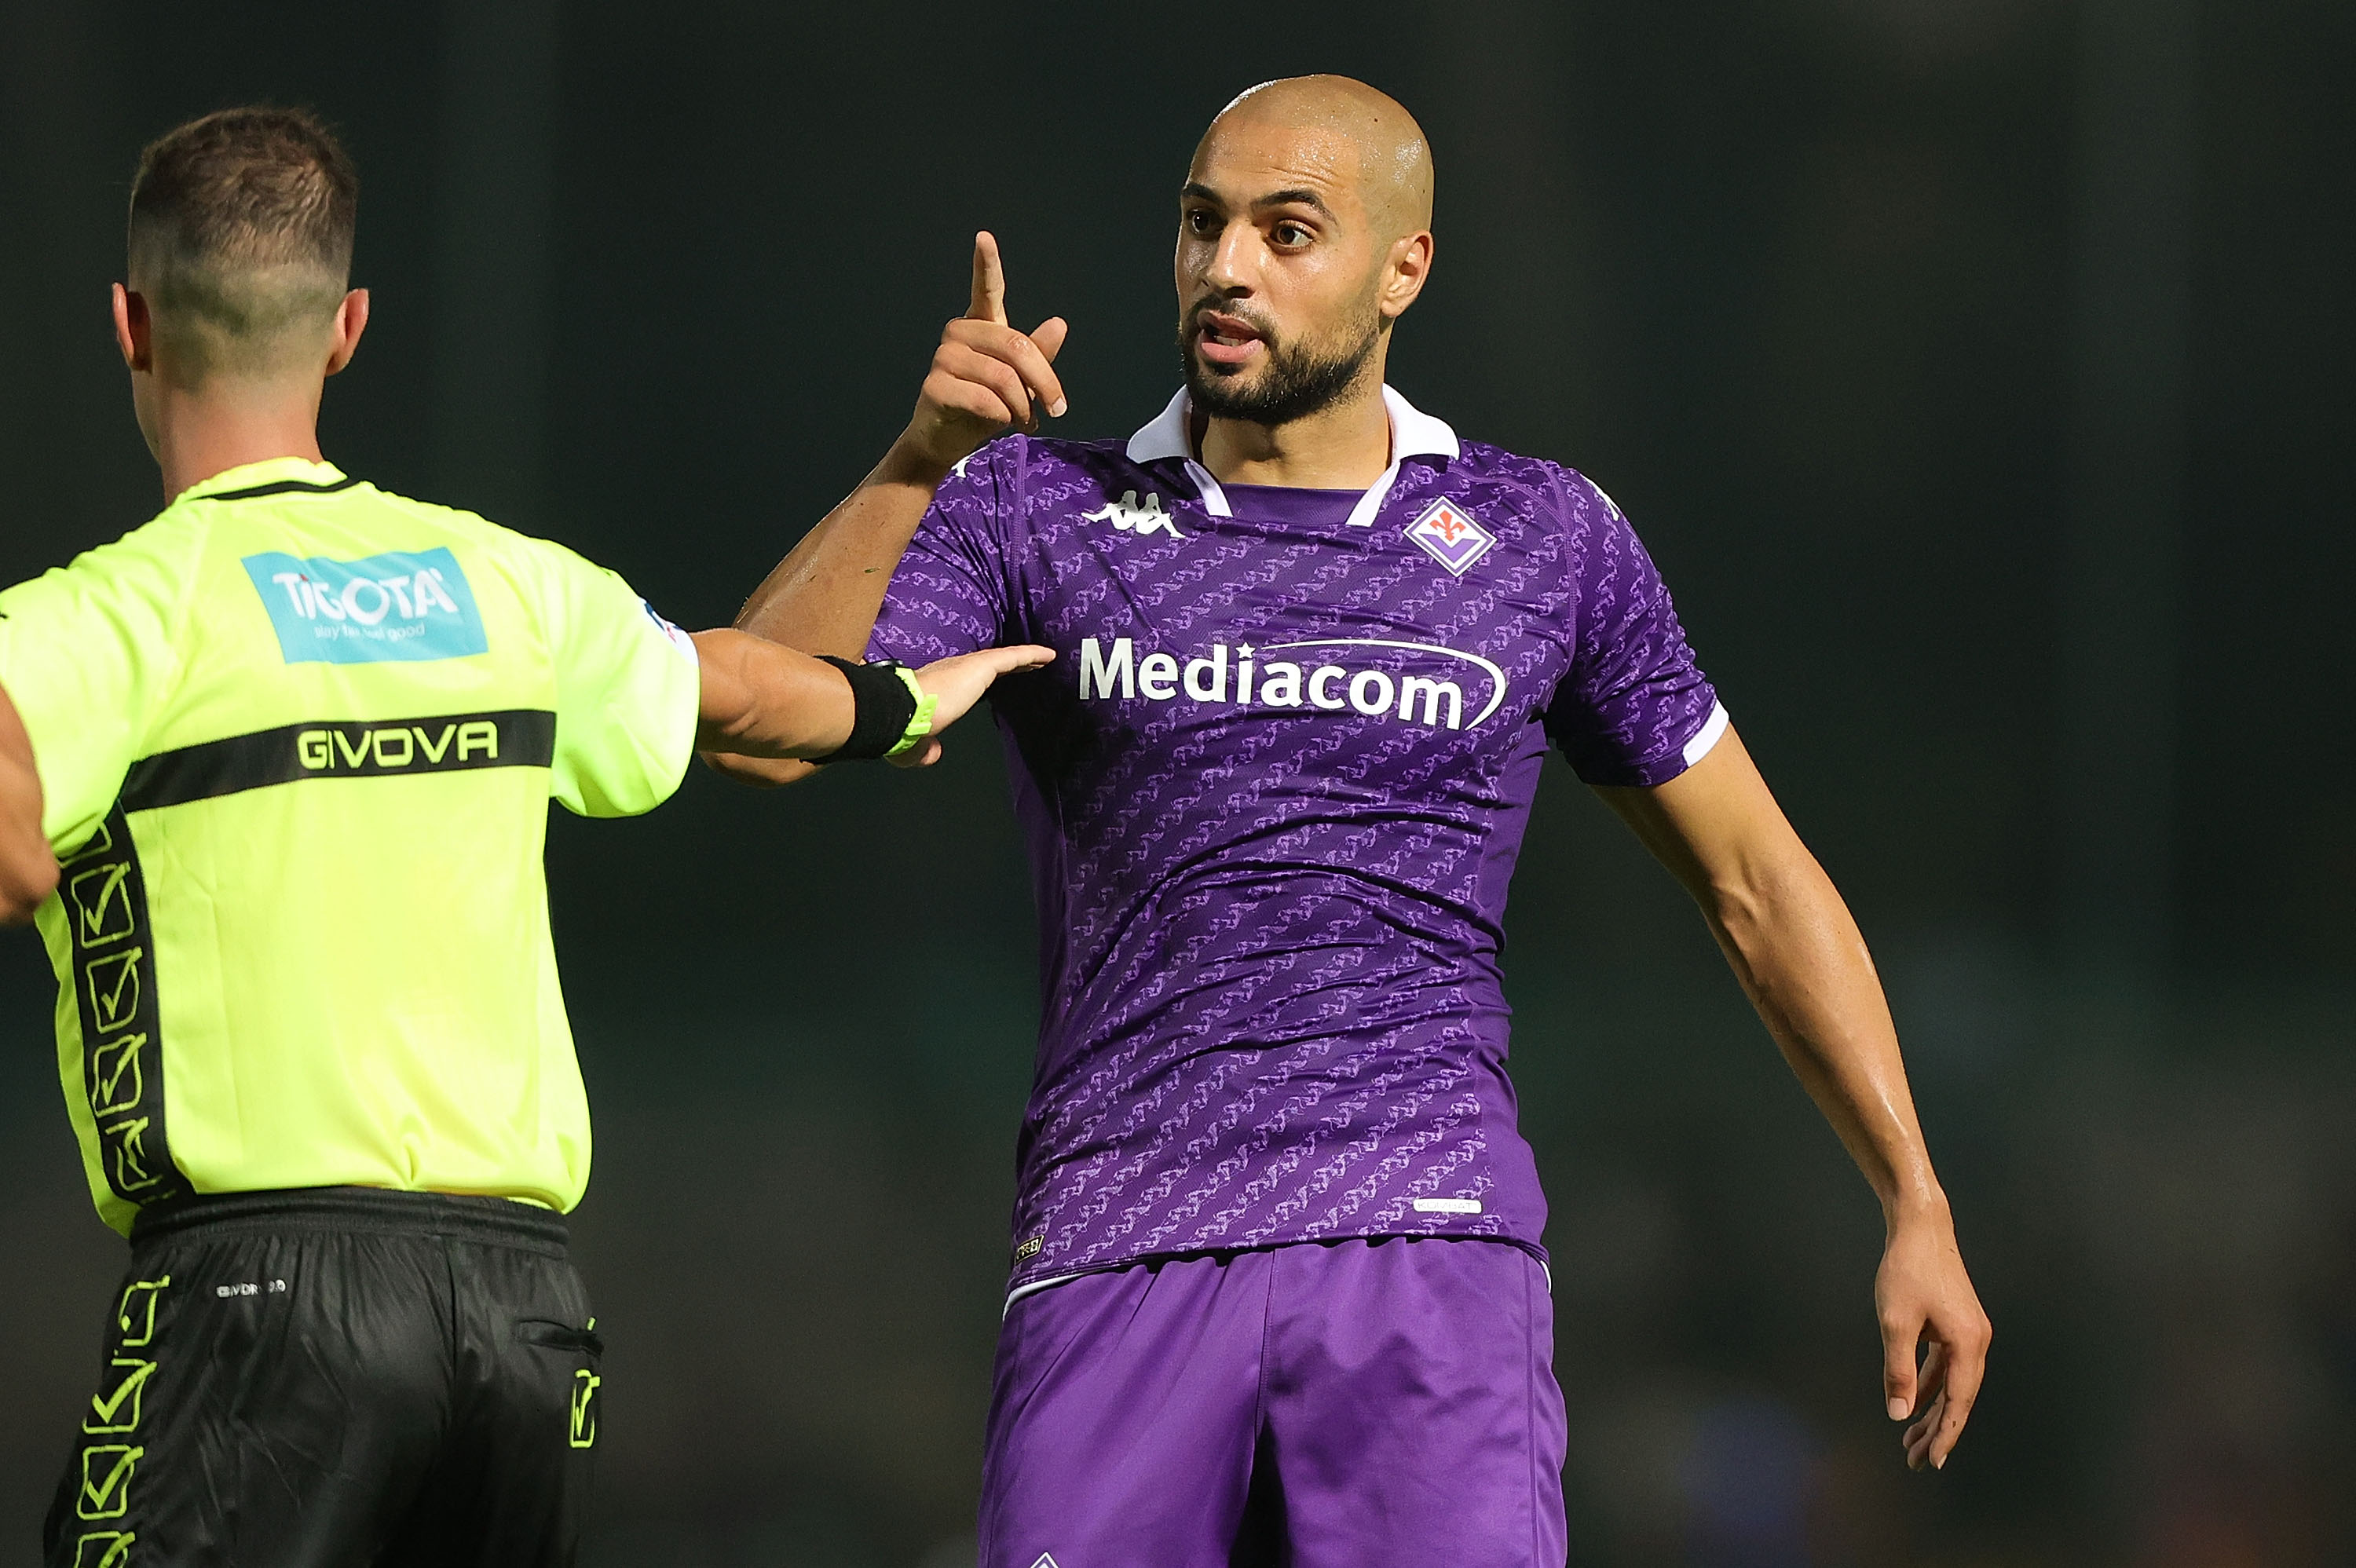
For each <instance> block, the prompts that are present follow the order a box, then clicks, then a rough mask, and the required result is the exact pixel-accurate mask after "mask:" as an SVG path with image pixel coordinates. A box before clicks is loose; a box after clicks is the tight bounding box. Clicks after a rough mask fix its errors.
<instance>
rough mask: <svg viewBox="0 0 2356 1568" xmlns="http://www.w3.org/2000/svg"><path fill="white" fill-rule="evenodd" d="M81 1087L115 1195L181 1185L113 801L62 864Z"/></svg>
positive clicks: (131, 865) (145, 964)
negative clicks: (78, 1028)
mask: <svg viewBox="0 0 2356 1568" xmlns="http://www.w3.org/2000/svg"><path fill="white" fill-rule="evenodd" d="M66 879H67V880H66V887H67V893H68V898H67V902H68V905H69V930H70V933H71V936H72V939H73V964H74V968H75V972H76V973H75V980H76V985H75V992H76V996H75V1000H76V1004H77V1006H76V1010H77V1011H78V1012H79V1013H80V1019H81V1048H82V1088H83V1090H84V1092H85V1093H87V1094H88V1095H89V1096H90V1111H91V1119H92V1120H93V1121H94V1122H95V1123H96V1124H97V1135H98V1148H97V1151H96V1155H97V1159H98V1163H99V1166H100V1168H101V1170H102V1174H103V1175H104V1177H105V1179H106V1184H107V1186H108V1187H110V1188H111V1189H113V1192H114V1195H115V1196H116V1197H118V1198H123V1199H128V1200H131V1201H133V1202H153V1201H155V1200H157V1199H161V1198H169V1197H178V1196H182V1195H184V1194H185V1193H186V1192H187V1190H188V1182H187V1178H186V1177H184V1176H182V1175H181V1174H180V1171H179V1168H178V1167H177V1166H176V1165H174V1164H173V1163H172V1155H171V1147H170V1144H169V1141H168V1138H167V1136H166V1133H167V1129H166V1125H165V1094H164V1076H165V1062H164V1052H163V1042H162V1036H161V1032H160V1029H159V1025H158V1012H157V1007H156V996H155V941H154V939H153V937H152V935H151V934H150V933H151V930H152V927H151V925H150V916H149V913H148V909H147V884H146V879H145V877H143V876H142V875H141V874H140V869H139V846H138V841H137V840H136V839H135V838H134V837H133V835H132V832H131V825H130V819H129V818H128V817H127V816H125V815H124V813H123V808H122V807H121V806H120V805H118V806H116V807H115V809H114V811H113V813H112V815H111V816H108V818H107V819H106V822H105V823H104V825H103V826H102V827H101V828H100V829H99V831H98V833H97V834H96V835H95V836H94V837H92V838H91V841H90V842H89V843H88V844H85V845H84V846H82V848H80V850H79V851H77V852H76V853H75V854H74V855H73V856H72V858H71V859H70V864H69V866H68V869H67V873H66Z"/></svg>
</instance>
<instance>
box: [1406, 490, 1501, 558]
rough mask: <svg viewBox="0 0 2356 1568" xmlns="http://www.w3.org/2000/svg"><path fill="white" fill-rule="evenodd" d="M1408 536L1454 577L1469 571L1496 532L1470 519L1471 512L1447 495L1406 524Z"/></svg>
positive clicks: (1486, 551) (1483, 553) (1484, 552)
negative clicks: (1493, 532)
mask: <svg viewBox="0 0 2356 1568" xmlns="http://www.w3.org/2000/svg"><path fill="white" fill-rule="evenodd" d="M1407 537H1408V538H1409V539H1413V540H1414V541H1415V542H1416V543H1417V544H1418V545H1419V546H1420V547H1421V549H1422V550H1423V553H1424V554H1426V555H1428V556H1430V557H1431V559H1432V560H1436V561H1438V562H1439V563H1440V565H1442V566H1444V567H1446V568H1447V569H1448V571H1449V573H1450V575H1451V576H1455V577H1462V576H1463V575H1464V574H1465V573H1466V572H1468V571H1472V563H1473V562H1474V561H1476V560H1480V559H1481V558H1482V557H1483V556H1484V555H1486V554H1488V553H1489V547H1490V546H1491V545H1494V544H1495V543H1496V542H1497V539H1496V536H1495V535H1494V534H1492V533H1491V532H1490V531H1489V530H1488V529H1486V528H1483V527H1482V526H1481V525H1480V524H1479V523H1477V522H1474V521H1473V520H1472V513H1470V512H1468V511H1466V510H1465V509H1464V508H1463V507H1460V506H1458V505H1457V504H1456V503H1455V502H1453V501H1451V500H1449V499H1448V498H1447V497H1446V496H1442V497H1441V498H1440V499H1439V500H1437V501H1434V502H1433V503H1432V504H1431V505H1430V506H1429V507H1425V508H1424V509H1423V510H1422V511H1421V512H1419V513H1418V514H1417V515H1416V519H1415V521H1413V522H1411V523H1409V524H1408V526H1407Z"/></svg>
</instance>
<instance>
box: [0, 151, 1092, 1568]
mask: <svg viewBox="0 0 2356 1568" xmlns="http://www.w3.org/2000/svg"><path fill="white" fill-rule="evenodd" d="M357 196H358V187H357V182H356V180H355V178H354V176H353V173H352V168H351V165H350V163H349V161H348V159H347V158H346V156H345V155H344V153H343V151H342V149H341V148H340V147H338V146H337V144H336V142H335V140H334V138H333V137H332V136H330V135H329V134H328V133H327V131H326V130H325V129H324V128H322V127H321V126H320V125H319V123H317V122H316V121H315V120H313V119H311V118H310V117H309V116H307V115H304V114H300V113H290V112H279V111H267V110H233V111H227V112H222V113H220V114H215V115H211V116H209V117H208V118H206V119H203V120H199V121H197V122H195V123H192V124H188V125H185V126H182V127H181V128H180V129H178V130H177V131H174V132H173V133H170V134H169V135H166V136H165V137H164V138H163V139H162V140H161V141H159V142H157V143H156V144H155V145H154V146H152V147H150V148H148V150H147V152H146V155H145V158H144V159H143V160H142V162H141V165H140V168H139V173H138V176H137V179H136V181H135V183H134V187H133V192H132V198H131V231H130V271H129V282H128V284H127V285H117V287H116V288H115V291H114V319H115V327H116V331H117V334H118V336H119V337H120V340H121V343H122V348H123V358H124V360H125V361H126V362H127V363H128V365H129V366H130V368H131V385H132V394H133V401H134V405H135V408H136V411H137V413H138V418H139V426H140V429H141V431H142V432H144V433H145V436H146V438H147V443H148V445H149V447H150V449H151V450H152V451H153V452H154V453H155V458H156V461H157V463H158V464H160V466H161V467H162V470H163V479H164V494H165V496H166V501H167V503H168V504H167V505H166V507H165V509H164V511H163V514H162V515H161V516H159V517H156V518H155V520H154V521H153V522H151V523H149V524H147V525H146V526H145V527H144V528H139V529H138V530H136V531H135V532H134V533H132V534H130V535H129V536H127V537H126V538H124V539H122V540H120V541H118V542H116V543H114V544H111V545H108V546H106V547H105V548H103V549H97V550H93V551H91V552H90V553H89V554H87V555H84V556H81V557H80V558H79V559H78V560H75V561H74V562H73V563H72V564H71V565H70V566H68V567H66V568H64V569H62V570H60V571H51V572H49V573H48V574H47V575H46V576H44V577H41V578H38V579H36V580H35V581H29V582H24V583H19V584H17V585H16V587H13V588H10V589H8V590H7V591H6V592H0V919H5V920H8V921H22V920H23V919H25V918H26V917H27V916H28V915H33V914H35V912H36V908H37V919H38V923H39V925H40V928H41V934H42V936H43V937H44V938H45V939H46V940H47V942H48V948H49V952H50V955H51V956H52V958H53V959H54V961H55V963H56V966H57V972H58V981H59V996H58V1008H57V1032H58V1048H59V1070H60V1072H61V1074H62V1076H63V1079H64V1083H65V1093H66V1104H67V1110H68V1112H69V1114H70V1115H71V1117H72V1120H73V1125H74V1130H75V1132H76V1133H77V1134H78V1135H79V1136H80V1140H81V1148H82V1158H83V1162H84V1164H85V1166H86V1167H87V1170H88V1175H89V1178H90V1187H91V1196H92V1197H93V1198H94V1199H95V1200H97V1203H98V1208H99V1211H100V1213H101V1214H102V1215H103V1216H104V1217H105V1219H106V1220H107V1221H108V1222H109V1223H110V1224H112V1225H113V1226H114V1227H115V1228H116V1229H117V1230H120V1231H123V1232H127V1233H128V1234H129V1235H130V1237H131V1265H130V1272H129V1274H128V1275H127V1276H126V1277H125V1279H124V1281H123V1287H122V1289H121V1291H120V1292H119V1293H118V1294H117V1295H116V1296H115V1297H114V1299H113V1300H112V1301H111V1302H110V1303H109V1307H108V1313H107V1319H106V1327H105V1331H104V1345H103V1350H102V1358H101V1361H100V1371H99V1379H98V1389H97V1392H96V1394H95V1395H94V1396H93V1397H92V1399H91V1403H90V1404H89V1406H88V1407H87V1408H86V1410H85V1411H84V1413H83V1414H82V1417H81V1421H80V1433H79V1435H77V1438H76V1441H75V1444H74V1447H73V1452H72V1455H71V1456H70V1459H69V1460H68V1463H67V1467H66V1473H65V1477H64V1479H63V1482H62V1483H61V1485H60V1486H59V1490H58V1494H57V1500H56V1503H55V1506H54V1507H53V1509H51V1512H50V1514H49V1520H48V1563H50V1564H52V1568H102V1565H103V1568H136V1565H139V1564H156V1565H162V1564H170V1565H172V1568H192V1565H198V1564H206V1565H211V1564H220V1565H226V1564H232V1563H233V1564H236V1565H237V1568H331V1565H332V1568H350V1565H354V1564H378V1565H400V1564H413V1565H417V1568H450V1565H452V1564H480V1565H482V1568H518V1565H529V1564H563V1563H570V1562H572V1561H573V1552H574V1547H575V1544H576V1541H577V1539H578V1535H579V1524H578V1514H579V1510H580V1509H581V1506H582V1504H583V1502H584V1499H585V1483H586V1478H587V1471H588V1466H589V1463H590V1461H591V1458H592V1456H593V1455H594V1449H595V1446H596V1442H597V1435H598V1424H599V1412H600V1405H601V1398H600V1394H599V1388H600V1379H601V1375H602V1374H601V1372H600V1370H599V1353H600V1347H599V1340H598V1336H597V1332H596V1325H595V1320H594V1318H593V1317H591V1316H590V1311H589V1305H588V1302H587V1300H586V1298H585V1297H584V1294H583V1291H582V1287H581V1282H580V1280H579V1279H578V1278H577V1277H576V1276H575V1275H574V1274H573V1268H572V1266H571V1264H569V1263H568V1262H567V1261H566V1249H565V1225H564V1221H563V1220H562V1217H561V1216H562V1214H563V1212H564V1211H567V1210H569V1209H571V1208H572V1207H573V1204H574V1203H575V1202H576V1201H577V1200H579V1199H580V1197H581V1193H582V1189H583V1187H584V1185H585V1183H586V1182H587V1179H588V1175H589V1117H588V1106H587V1104H586V1102H585V1100H584V1095H583V1093H582V1084H581V1073H580V1069H579V1067H578V1065H577V1064H576V1063H575V1061H574V1059H573V1040H572V1035H571V1033H570V1031H569V1029H567V1027H566V1023H565V1016H564V1004H563V999H562V997H561V995H560V994H559V991H558V987H557V977H556V962H555V955H554V953H553V951H552V948H551V946H550V944H549V926H548V903H547V891H546V888H545V885H544V882H543V880H542V874H541V841H542V838H543V836H544V834H545V832H546V828H547V819H548V802H549V799H550V798H551V797H552V796H553V797H554V798H555V799H556V800H558V801H560V802H561V803H562V804H563V805H565V806H566V807H568V808H569V809H571V810H573V811H575V812H579V813H582V814H584V815H586V816H622V815H626V814H629V813H634V812H641V811H646V810H648V809H649V808H651V807H653V806H654V805H657V804H659V802H661V801H662V800H663V799H665V798H666V797H667V796H669V795H670V793H671V791H672V790H673V789H675V788H677V787H678V784H679V782H680V775H681V773H683V772H684V770H685V768H686V766H687V761H688V758H689V756H690V754H691V751H692V749H693V748H695V747H696V746H699V745H700V746H701V747H703V748H705V749H707V750H725V751H734V752H744V753H748V754H751V755H756V756H766V757H819V756H824V755H830V754H832V755H842V756H871V757H872V756H882V755H886V754H891V753H893V752H897V753H899V754H900V756H901V757H902V758H904V759H905V760H907V761H911V762H922V761H927V760H929V759H930V757H931V756H932V755H933V754H934V752H936V751H937V747H938V744H939V742H938V741H935V740H932V739H930V738H929V736H928V734H927V717H926V716H927V714H928V713H929V720H930V724H931V727H934V728H937V727H938V726H939V725H942V724H946V723H948V721H949V720H953V719H955V718H956V717H957V716H958V714H960V713H962V712H963V711H964V710H965V709H967V708H968V707H969V706H970V705H971V704H972V703H973V702H974V700H975V699H977V698H979V697H980V693H981V690H982V688H984V687H986V686H987V685H988V684H989V683H990V680H991V678H992V677H993V676H994V675H995V674H996V673H997V672H999V671H1001V670H1006V669H1011V668H1016V667H1026V666H1029V665H1032V664H1034V663H1036V662H1038V661H1039V660H1041V659H1043V658H1046V657H1051V656H1052V655H1051V654H1049V653H1048V651H1047V650H1045V649H1044V648H1031V649H1023V648H1009V649H998V650H992V651H990V652H985V653H978V654H974V655H969V656H960V657H958V658H956V659H953V660H950V661H948V662H945V663H937V664H934V665H932V666H930V667H927V668H926V669H925V670H924V671H922V672H921V675H911V674H910V672H906V671H902V670H898V669H893V668H883V669H878V668H873V667H844V668H842V669H841V670H840V671H838V670H837V669H834V668H830V667H827V666H826V665H825V664H822V663H820V662H819V661H817V660H815V659H811V658H809V657H806V656H802V655H800V654H796V653H792V652H789V651H788V650H787V649H784V648H781V647H778V646H776V645H774V644H770V643H765V642H762V641H761V640H759V639H758V638H755V637H750V636H746V635H744V634H742V633H739V632H734V631H723V632H706V633H702V634H700V635H697V636H695V637H693V638H690V637H688V636H687V635H686V634H684V633H681V632H680V631H678V630H677V629H676V628H674V627H671V626H670V625H669V624H667V623H665V622H663V621H661V620H659V619H658V618H657V617H656V616H655V614H654V613H653V612H651V611H650V610H648V608H647V607H646V604H645V603H644V602H643V601H641V600H640V599H639V598H638V597H637V595H636V594H634V593H632V592H630V591H629V589H628V588H627V587H626V586H625V585H624V584H623V582H622V581H621V579H619V578H618V577H616V576H615V575H614V574H613V573H611V572H608V571H600V570H599V569H597V568H596V567H594V566H592V565H591V564H590V563H589V562H587V561H585V560H582V559H581V558H580V557H579V556H577V555H574V554H573V553H572V552H571V551H569V550H567V549H562V547H560V546H557V545H553V544H550V543H547V542H544V541H542V540H539V539H526V538H523V537H522V536H520V535H518V534H513V533H509V531H507V530H506V529H504V528H498V527H495V526H494V525H492V524H490V523H487V522H485V521H484V520H483V519H482V518H480V517H475V516H473V515H472V514H470V513H466V512H458V511H451V510H448V509H446V508H444V507H431V506H426V505H423V504H422V503H420V502H416V501H410V500H404V499H402V497H400V496H393V495H390V494H387V493H386V492H384V491H382V490H380V489H378V488H376V487H375V486H374V485H369V484H368V483H366V482H365V481H362V480H359V479H357V478H352V477H349V476H348V475H344V474H342V473H341V472H339V471H337V469H336V468H335V467H333V466H332V465H330V464H327V462H325V461H324V460H323V459H322V458H321V456H320V453H319V444H318V437H317V432H316V416H317V412H318V407H319V400H320V394H321V390H322V381H323V379H324V378H325V377H326V376H328V375H332V374H333V373H335V372H336V371H337V370H340V369H341V368H343V367H344V366H345V364H346V363H348V361H349V360H350V358H351V357H352V353H353V350H354V349H355V348H356V347H358V346H359V338H360V333H361V329H362V327H363V326H364V325H366V324H367V320H368V310H369V297H368V294H367V293H366V292H365V291H361V290H353V289H349V288H348V276H349V268H350V261H351V254H352V235H353V224H354V217H355V212H356V207H357ZM920 688H921V689H920ZM59 861H62V862H63V868H62V870H60V869H59Z"/></svg>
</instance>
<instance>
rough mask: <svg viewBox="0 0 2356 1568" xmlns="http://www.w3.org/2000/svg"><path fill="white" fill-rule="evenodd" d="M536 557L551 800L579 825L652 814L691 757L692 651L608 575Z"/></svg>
mask: <svg viewBox="0 0 2356 1568" xmlns="http://www.w3.org/2000/svg"><path fill="white" fill-rule="evenodd" d="M535 542H538V541H535ZM540 548H541V549H542V550H544V551H545V552H547V553H546V562H547V565H548V568H549V570H548V573H547V579H546V581H547V588H546V592H547V593H548V594H549V596H550V602H549V603H548V604H547V607H546V608H547V613H548V617H549V630H550V643H551V645H550V650H549V651H550V654H551V656H552V658H553V659H554V661H555V667H556V669H555V673H556V694H557V699H556V755H555V757H554V759H553V762H552V769H551V771H552V778H551V780H550V784H549V793H550V794H552V795H554V796H555V797H556V800H557V802H558V803H559V804H560V805H563V806H564V807H565V809H567V810H568V811H572V812H574V813H576V814H578V815H580V816H637V814H638V813H640V812H644V811H652V810H653V809H654V808H655V807H656V806H658V805H661V804H662V803H663V802H664V801H666V800H669V798H670V797H671V795H672V794H673V792H675V791H676V790H677V789H678V788H679V784H680V780H681V779H682V778H684V777H686V776H687V764H688V763H689V761H690V760H691V758H692V757H693V756H694V753H695V727H696V718H697V715H698V714H699V713H700V712H701V709H702V686H703V682H702V671H701V667H700V665H699V663H698V661H697V658H696V653H695V644H694V643H693V642H692V641H691V640H690V639H689V637H688V635H687V634H686V633H684V632H682V631H680V629H679V628H678V627H677V626H674V625H672V624H670V623H669V622H668V621H666V620H664V619H663V618H662V617H661V616H660V615H658V614H656V613H655V612H654V611H653V609H652V608H651V607H649V606H648V603H647V602H646V601H645V600H643V599H641V598H639V597H638V596H637V593H635V592H632V591H631V588H630V585H629V584H628V583H626V582H625V581H622V579H621V578H620V577H619V576H617V575H616V574H615V573H614V572H611V571H606V570H605V569H604V568H603V567H599V566H595V565H593V564H591V563H590V562H589V561H587V560H583V559H582V558H581V557H580V556H577V555H575V554H573V552H572V551H571V550H569V549H564V548H563V547H562V546H561V545H553V544H546V543H544V542H543V543H541V544H540Z"/></svg>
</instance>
